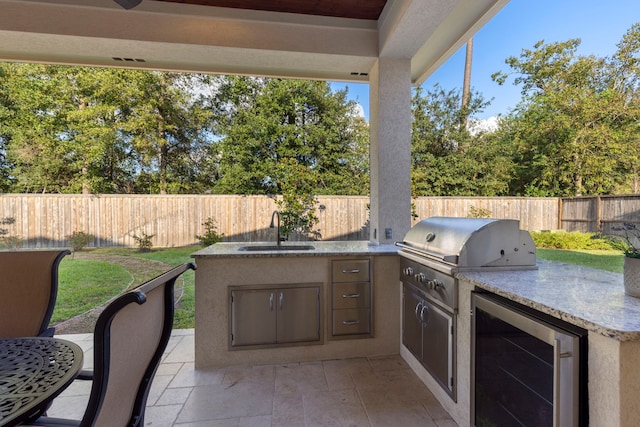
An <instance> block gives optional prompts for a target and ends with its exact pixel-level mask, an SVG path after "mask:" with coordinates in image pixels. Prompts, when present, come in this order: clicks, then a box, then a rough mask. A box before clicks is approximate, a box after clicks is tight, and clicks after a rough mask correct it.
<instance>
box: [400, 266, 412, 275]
mask: <svg viewBox="0 0 640 427" xmlns="http://www.w3.org/2000/svg"><path fill="white" fill-rule="evenodd" d="M402 272H403V273H404V275H405V276H413V268H411V267H406V268H405V269H404V270H403V271H402Z"/></svg>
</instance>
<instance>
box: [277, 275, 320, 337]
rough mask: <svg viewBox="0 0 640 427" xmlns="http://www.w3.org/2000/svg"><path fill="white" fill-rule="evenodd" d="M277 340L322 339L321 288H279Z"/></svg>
mask: <svg viewBox="0 0 640 427" xmlns="http://www.w3.org/2000/svg"><path fill="white" fill-rule="evenodd" d="M277 312H278V315H277V331H278V332H277V342H278V343H291V342H303V341H318V340H320V288H319V287H317V286H315V287H308V288H304V287H300V288H298V287H296V288H289V289H278V290H277Z"/></svg>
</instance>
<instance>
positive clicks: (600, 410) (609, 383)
mask: <svg viewBox="0 0 640 427" xmlns="http://www.w3.org/2000/svg"><path fill="white" fill-rule="evenodd" d="M537 265H538V269H537V270H529V271H496V272H460V273H457V277H458V279H459V285H460V300H459V312H458V326H459V328H460V329H459V334H458V337H457V343H456V345H457V349H458V353H457V361H458V391H459V392H458V401H457V402H453V401H452V400H451V399H448V398H447V396H446V395H445V394H444V393H443V392H442V391H441V390H440V389H439V387H437V386H435V385H433V380H431V379H430V378H429V376H428V374H426V373H424V372H420V369H419V367H417V363H416V362H415V360H414V359H413V358H412V357H411V355H410V354H408V352H407V351H406V349H404V348H403V349H402V350H401V354H402V355H403V357H404V358H405V360H407V362H408V363H409V364H410V365H411V366H412V368H413V369H414V371H416V372H417V373H418V374H419V375H420V376H421V377H422V379H423V381H424V382H425V383H426V384H427V386H429V388H430V389H431V391H432V392H433V393H434V395H436V397H437V398H438V400H439V401H440V402H441V403H442V404H443V406H444V408H445V409H446V410H447V411H448V412H449V414H451V416H452V417H453V418H454V419H455V420H456V421H457V422H458V425H461V426H462V425H472V423H471V420H470V419H469V417H470V406H471V402H470V399H471V392H470V390H469V389H470V387H471V378H470V377H471V366H470V360H471V354H470V349H471V343H470V341H471V335H472V334H471V328H470V325H471V315H470V313H471V308H472V307H471V292H472V291H474V290H475V291H477V290H482V291H488V292H491V293H494V294H496V295H500V296H502V297H505V298H507V299H509V300H511V301H515V302H517V303H520V304H522V305H525V306H527V307H530V308H532V309H534V310H536V311H539V312H541V313H544V314H547V315H550V316H552V317H554V318H557V319H561V320H563V321H566V322H568V323H571V324H573V325H576V326H578V327H580V328H583V329H585V330H586V331H587V332H588V374H587V375H588V396H589V397H588V413H589V426H591V427H611V426H620V427H622V426H624V427H632V426H637V425H638V423H639V422H640V421H639V420H640V405H638V403H637V398H638V396H640V299H638V298H633V297H630V296H627V295H625V294H624V287H623V284H622V274H619V273H611V272H607V271H602V270H595V269H591V268H587V267H580V266H575V265H568V264H562V263H557V262H549V261H544V260H540V259H538V261H537Z"/></svg>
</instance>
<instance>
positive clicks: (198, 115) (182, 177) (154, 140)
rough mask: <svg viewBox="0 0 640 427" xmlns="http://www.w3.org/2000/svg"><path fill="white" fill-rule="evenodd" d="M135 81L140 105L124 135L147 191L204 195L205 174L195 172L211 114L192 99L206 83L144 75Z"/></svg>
mask: <svg viewBox="0 0 640 427" xmlns="http://www.w3.org/2000/svg"><path fill="white" fill-rule="evenodd" d="M141 77H142V78H141V79H140V80H138V88H137V90H138V96H139V99H138V102H137V103H136V104H135V105H134V107H133V108H132V110H131V111H130V113H129V117H128V120H127V122H126V124H125V126H124V131H125V133H126V134H127V136H128V137H130V138H131V144H132V145H133V148H134V150H135V152H136V153H137V155H138V158H137V164H138V166H139V167H140V168H141V177H142V179H143V181H144V182H145V187H149V188H150V189H151V190H152V191H153V192H157V193H160V194H167V193H183V192H194V191H197V190H202V189H203V188H204V187H205V186H206V185H207V184H206V183H207V181H208V177H207V174H206V168H203V169H201V168H199V166H201V165H202V164H203V158H205V157H206V149H207V146H208V144H209V143H210V138H211V131H210V127H209V125H210V123H211V120H212V117H211V112H210V111H209V110H208V108H206V107H205V105H204V104H203V103H201V102H198V101H197V100H194V99H193V93H194V92H195V90H196V89H197V87H198V85H199V83H200V82H202V81H205V80H206V78H204V77H202V76H199V75H192V74H179V73H161V72H145V73H144V74H143V75H142V76H141Z"/></svg>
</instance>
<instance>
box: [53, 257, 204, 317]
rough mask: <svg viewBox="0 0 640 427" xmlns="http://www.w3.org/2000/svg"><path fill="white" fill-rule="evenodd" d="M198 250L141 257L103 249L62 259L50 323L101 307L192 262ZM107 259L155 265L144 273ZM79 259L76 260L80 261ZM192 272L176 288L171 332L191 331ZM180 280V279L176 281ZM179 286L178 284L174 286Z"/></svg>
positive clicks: (141, 268) (184, 276)
mask: <svg viewBox="0 0 640 427" xmlns="http://www.w3.org/2000/svg"><path fill="white" fill-rule="evenodd" d="M198 249H199V247H196V246H189V247H181V248H162V249H153V250H152V251H151V252H147V253H140V252H138V251H137V249H123V248H104V249H94V250H87V251H82V252H80V253H78V256H77V257H71V256H68V257H65V258H64V259H63V260H62V262H61V263H60V268H59V287H58V288H59V289H58V299H57V301H56V308H55V310H54V313H53V318H52V322H59V321H61V320H66V319H69V318H71V317H74V316H77V315H79V314H82V313H84V312H85V311H87V310H88V309H90V308H93V307H96V306H99V305H101V304H104V303H105V302H107V301H108V300H110V299H111V298H113V297H115V296H117V295H118V294H120V293H121V292H123V291H124V290H126V289H127V288H128V287H130V286H135V285H138V284H140V283H142V282H144V281H146V280H148V279H151V278H153V277H155V276H157V275H158V274H159V273H161V272H162V271H166V270H169V269H170V268H172V267H175V266H177V265H180V264H184V263H185V262H192V261H193V259H192V258H191V256H190V255H191V254H192V253H194V252H195V251H197V250H198ZM110 256H116V257H133V258H144V259H147V260H153V261H158V262H161V263H163V264H155V263H153V264H152V265H151V267H150V268H149V269H148V270H146V269H145V267H144V266H141V267H129V268H131V269H135V271H129V270H127V268H126V267H124V264H128V263H122V264H123V265H119V264H118V263H117V262H113V261H112V262H106V261H104V260H102V259H103V258H109V257H110ZM81 257H82V259H79V258H81ZM194 277H195V276H194V272H193V271H192V270H189V271H187V272H185V273H184V274H183V275H182V276H180V278H181V279H182V280H183V281H184V286H176V288H177V289H176V292H177V295H178V296H179V297H180V300H179V302H178V304H177V306H176V312H175V321H174V328H176V329H182V328H193V325H194V305H195V299H194ZM179 280H180V279H179ZM176 285H178V283H176Z"/></svg>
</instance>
